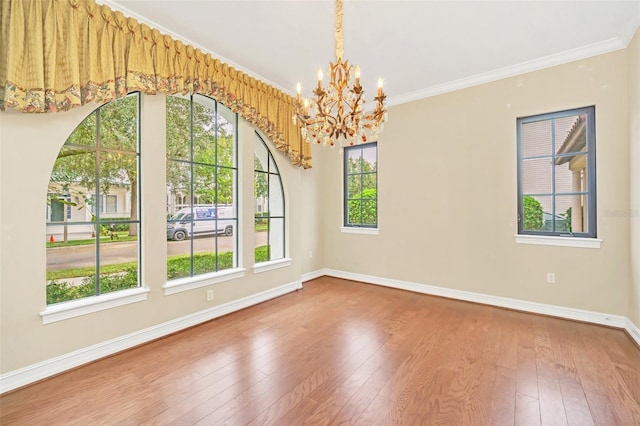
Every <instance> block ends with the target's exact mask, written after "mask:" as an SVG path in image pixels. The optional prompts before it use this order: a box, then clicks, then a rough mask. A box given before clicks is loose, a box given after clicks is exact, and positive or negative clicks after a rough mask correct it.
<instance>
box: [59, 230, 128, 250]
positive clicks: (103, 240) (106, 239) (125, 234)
mask: <svg viewBox="0 0 640 426" xmlns="http://www.w3.org/2000/svg"><path fill="white" fill-rule="evenodd" d="M116 234H118V238H114V239H111V237H110V236H108V235H102V236H101V237H100V242H101V243H103V244H106V243H118V242H120V243H121V242H124V241H136V240H137V239H138V237H136V236H133V237H130V236H129V233H128V232H126V231H125V232H116ZM95 243H96V239H95V238H90V239H88V240H69V241H67V242H66V243H65V242H64V241H54V242H53V243H50V242H49V241H47V248H51V247H71V246H86V245H92V244H95Z"/></svg>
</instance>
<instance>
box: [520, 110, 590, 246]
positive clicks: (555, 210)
mask: <svg viewBox="0 0 640 426" xmlns="http://www.w3.org/2000/svg"><path fill="white" fill-rule="evenodd" d="M517 127H518V234H520V235H524V234H529V235H540V236H567V237H585V238H596V151H595V147H596V141H595V107H586V108H578V109H573V110H567V111H560V112H554V113H549V114H542V115H536V116H531V117H523V118H519V119H518V120H517Z"/></svg>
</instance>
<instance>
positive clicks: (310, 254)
mask: <svg viewBox="0 0 640 426" xmlns="http://www.w3.org/2000/svg"><path fill="white" fill-rule="evenodd" d="M311 258H313V252H312V251H311V250H309V259H311Z"/></svg>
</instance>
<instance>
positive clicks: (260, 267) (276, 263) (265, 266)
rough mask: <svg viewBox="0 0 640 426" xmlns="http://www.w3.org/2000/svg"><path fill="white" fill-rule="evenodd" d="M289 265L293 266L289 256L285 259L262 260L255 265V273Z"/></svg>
mask: <svg viewBox="0 0 640 426" xmlns="http://www.w3.org/2000/svg"><path fill="white" fill-rule="evenodd" d="M287 266H291V259H289V258H288V257H285V258H284V259H277V260H270V261H268V262H260V263H256V264H255V265H253V273H254V274H259V273H261V272H267V271H271V270H273V269H280V268H286V267H287Z"/></svg>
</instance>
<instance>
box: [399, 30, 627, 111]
mask: <svg viewBox="0 0 640 426" xmlns="http://www.w3.org/2000/svg"><path fill="white" fill-rule="evenodd" d="M637 26H638V25H635V27H636V28H637ZM631 35H633V33H632V34H631ZM630 40H631V36H630V37H629V38H628V40H626V43H625V41H624V40H622V39H620V38H618V37H616V38H611V39H608V40H604V41H601V42H598V43H593V44H590V45H587V46H583V47H579V48H576V49H571V50H566V51H564V52H560V53H555V54H553V55H548V56H544V57H542V58H538V59H534V60H531V61H526V62H522V63H520V64H516V65H510V66H508V67H504V68H498V69H495V70H493V71H488V72H485V73H481V74H476V75H473V76H471V77H466V78H461V79H458V80H454V81H450V82H447V83H443V84H438V85H435V86H431V87H427V88H425V89H422V90H417V91H415V92H411V93H407V94H405V95H400V96H395V97H393V98H390V99H389V100H388V101H387V105H388V106H394V105H400V104H404V103H407V102H413V101H417V100H420V99H424V98H429V97H432V96H437V95H442V94H444V93H448V92H453V91H456V90H460V89H466V88H469V87H473V86H478V85H480V84H485V83H490V82H492V81H497V80H502V79H505V78H509V77H514V76H517V75H520V74H525V73H528V72H532V71H538V70H541V69H544V68H550V67H553V66H556V65H562V64H566V63H569V62H573V61H578V60H580V59H585V58H589V57H592V56H597V55H602V54H605V53H610V52H615V51H616V50H621V49H624V48H626V47H627V45H628V43H629V41H630Z"/></svg>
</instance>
